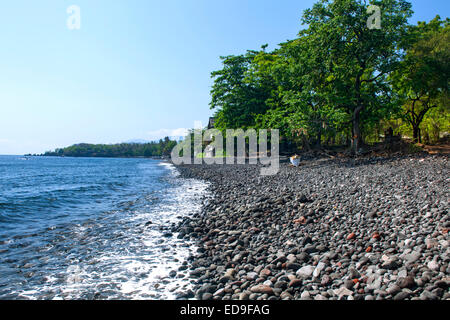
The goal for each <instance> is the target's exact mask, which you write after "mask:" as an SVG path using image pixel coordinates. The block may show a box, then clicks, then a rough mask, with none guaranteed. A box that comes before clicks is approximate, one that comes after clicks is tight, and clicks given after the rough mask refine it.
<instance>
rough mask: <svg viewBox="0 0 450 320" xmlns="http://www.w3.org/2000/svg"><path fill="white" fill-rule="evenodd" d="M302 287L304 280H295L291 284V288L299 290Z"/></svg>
mask: <svg viewBox="0 0 450 320" xmlns="http://www.w3.org/2000/svg"><path fill="white" fill-rule="evenodd" d="M301 285H302V280H300V279H294V280H292V281H291V282H289V288H297V287H300V286H301Z"/></svg>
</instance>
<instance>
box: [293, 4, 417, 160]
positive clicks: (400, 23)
mask: <svg viewBox="0 0 450 320" xmlns="http://www.w3.org/2000/svg"><path fill="white" fill-rule="evenodd" d="M373 4H375V5H378V6H379V7H380V8H381V13H382V17H381V19H382V28H381V29H380V30H371V29H368V27H367V20H368V19H369V13H367V6H366V1H363V0H335V1H329V0H320V1H319V2H318V3H316V4H315V5H314V6H313V8H312V9H308V10H306V11H305V13H304V15H303V23H304V24H306V25H308V28H307V29H306V30H304V31H302V32H301V34H303V35H305V36H307V37H308V38H309V41H310V43H311V48H312V49H311V50H310V54H311V55H312V59H314V60H317V61H319V62H320V65H321V66H325V67H326V68H327V70H328V77H327V81H328V82H329V84H328V85H326V86H324V87H323V88H322V89H323V90H321V94H322V95H324V96H325V99H326V100H327V101H328V104H333V105H334V106H336V107H337V108H340V109H342V110H344V111H345V112H346V113H347V114H348V115H349V116H350V118H351V130H352V137H353V139H352V150H353V151H354V152H358V150H359V148H360V147H361V145H362V143H363V137H362V127H363V126H364V124H365V123H366V121H367V119H368V118H371V117H372V118H376V117H380V112H379V110H380V109H382V108H385V109H386V111H388V110H389V107H390V106H391V104H390V100H389V94H388V92H389V87H388V83H387V81H386V78H387V75H388V74H389V73H390V72H392V71H393V70H395V68H396V66H397V65H398V62H399V61H400V59H401V57H402V53H401V52H400V51H399V50H398V47H399V43H400V41H401V40H402V37H403V35H404V34H405V30H406V26H407V19H408V17H410V16H411V14H412V11H411V4H410V3H408V2H406V1H404V0H380V1H373ZM374 120H375V119H372V121H374Z"/></svg>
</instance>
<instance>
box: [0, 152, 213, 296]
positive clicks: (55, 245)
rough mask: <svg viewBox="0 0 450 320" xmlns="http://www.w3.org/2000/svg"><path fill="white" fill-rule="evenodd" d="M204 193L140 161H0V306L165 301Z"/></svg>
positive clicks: (164, 167)
mask: <svg viewBox="0 0 450 320" xmlns="http://www.w3.org/2000/svg"><path fill="white" fill-rule="evenodd" d="M206 188H207V185H206V184H205V183H203V182H200V181H197V180H191V179H182V178H180V177H179V176H178V172H177V171H176V169H175V168H174V167H173V166H172V165H171V164H169V163H166V162H161V161H157V160H150V159H103V158H89V159H86V158H43V157H31V158H25V157H20V156H0V275H1V276H0V299H173V298H175V297H176V294H177V292H178V291H180V290H187V289H188V288H189V287H190V285H191V284H190V283H189V281H188V280H186V279H185V278H182V277H179V278H178V277H175V278H171V277H169V272H170V271H171V270H176V269H178V267H179V266H181V264H182V263H183V261H185V259H186V258H187V257H188V256H189V254H190V252H191V251H193V250H195V249H196V248H195V246H194V244H193V243H190V242H186V241H181V240H179V239H177V237H176V233H175V234H173V235H171V234H170V227H171V225H172V224H174V223H177V222H178V221H180V219H181V218H182V217H183V216H188V215H192V214H194V213H196V212H198V211H199V210H200V208H201V205H202V201H204V199H205V197H207V191H206Z"/></svg>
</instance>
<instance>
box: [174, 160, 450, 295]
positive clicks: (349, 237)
mask: <svg viewBox="0 0 450 320" xmlns="http://www.w3.org/2000/svg"><path fill="white" fill-rule="evenodd" d="M303 160H304V161H302V164H301V166H300V167H292V166H290V165H289V164H288V163H282V164H281V168H280V171H279V173H278V174H277V175H274V176H260V166H259V165H182V166H177V169H178V171H179V172H180V173H181V176H182V177H184V178H194V179H199V180H203V181H206V182H208V183H209V191H210V192H211V196H210V197H208V198H207V199H205V201H204V205H203V207H202V210H201V212H200V213H198V214H196V215H194V216H191V217H189V218H185V219H184V220H183V222H182V223H181V224H180V225H177V226H176V227H174V228H173V231H174V232H176V236H178V237H179V238H180V239H186V240H187V239H189V240H195V241H196V243H197V245H198V250H197V252H196V253H195V254H192V255H191V256H190V257H189V258H188V260H187V261H186V262H185V263H184V264H183V266H182V267H180V268H179V269H178V270H173V271H172V272H171V276H172V277H186V278H190V279H191V281H192V283H193V289H192V290H187V291H183V292H180V293H179V294H178V298H179V299H202V300H210V299H214V300H221V299H223V300H266V299H268V300H443V299H444V300H448V299H449V298H450V291H449V285H450V268H449V264H448V263H449V253H450V249H449V236H448V230H449V228H450V216H449V214H448V201H449V169H450V166H449V159H448V157H445V156H428V155H409V156H394V157H390V158H383V157H371V158H370V157H369V158H367V157H366V158H361V159H352V158H333V159H330V158H322V159H309V160H305V159H303ZM174 235H175V234H174Z"/></svg>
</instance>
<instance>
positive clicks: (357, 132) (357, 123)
mask: <svg viewBox="0 0 450 320" xmlns="http://www.w3.org/2000/svg"><path fill="white" fill-rule="evenodd" d="M361 110H362V107H358V108H356V110H355V112H354V115H353V129H352V133H353V137H352V151H353V153H354V154H357V153H358V151H359V149H360V148H361V145H362V137H361V119H360V114H361Z"/></svg>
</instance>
